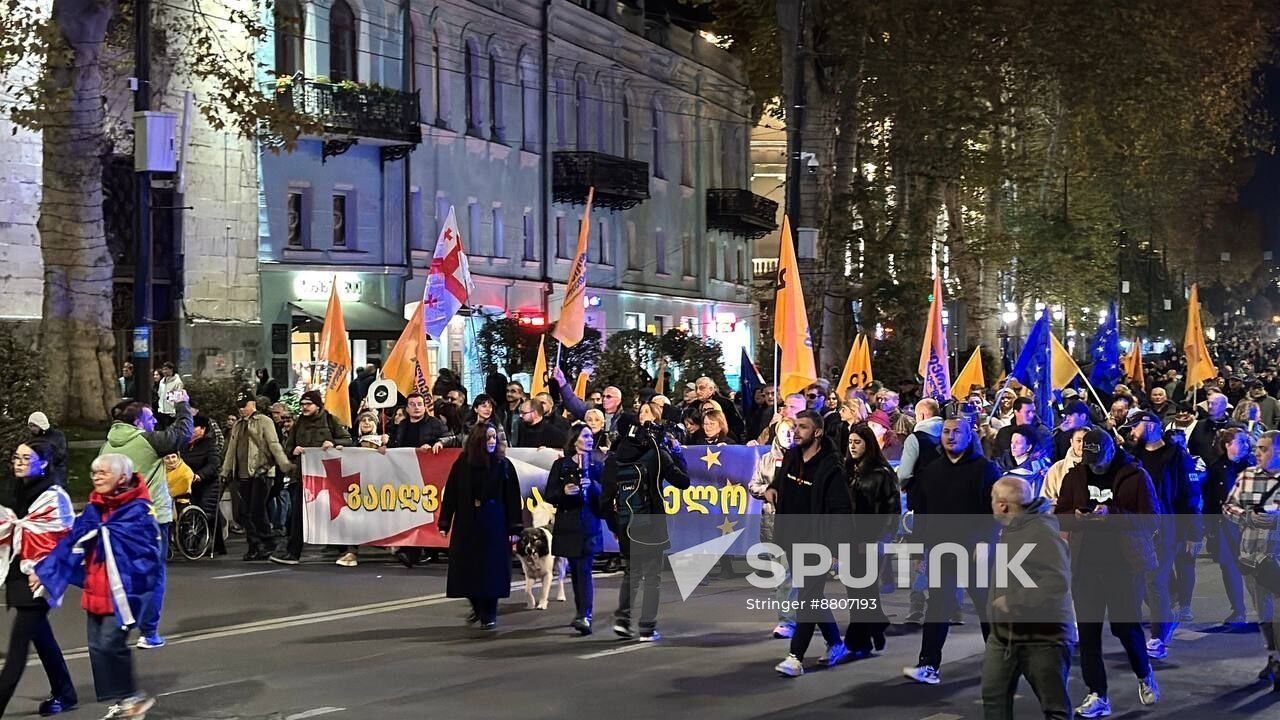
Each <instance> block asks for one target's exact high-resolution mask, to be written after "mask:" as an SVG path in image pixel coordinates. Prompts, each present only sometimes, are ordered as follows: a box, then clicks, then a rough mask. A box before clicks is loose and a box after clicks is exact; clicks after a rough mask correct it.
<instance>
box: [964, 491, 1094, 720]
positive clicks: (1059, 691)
mask: <svg viewBox="0 0 1280 720" xmlns="http://www.w3.org/2000/svg"><path fill="white" fill-rule="evenodd" d="M991 512H992V513H993V514H994V515H995V517H996V520H997V521H998V522H999V523H1000V525H1001V526H1002V527H1001V530H1000V542H1001V543H1002V544H1004V545H1005V547H1006V548H1007V550H1008V553H1009V557H1017V556H1018V555H1019V554H1021V553H1022V550H1023V549H1024V548H1026V549H1028V550H1029V552H1028V553H1027V555H1026V560H1025V561H1023V563H1022V565H1021V567H1022V568H1023V571H1024V572H1025V573H1026V574H1027V576H1028V577H1029V578H1030V579H1031V581H1032V583H1033V585H1032V586H1030V587H1025V586H1023V585H1022V584H1020V583H1017V582H1016V581H1014V582H1010V583H1008V584H1007V586H1005V587H1001V586H1000V585H999V584H997V585H996V586H995V587H993V588H992V590H991V604H990V607H989V608H988V611H987V612H988V616H989V617H990V620H991V634H990V635H989V636H988V637H987V647H986V653H985V654H984V655H983V658H982V707H983V711H984V713H983V715H984V717H986V718H987V720H1012V719H1013V717H1014V714H1013V700H1014V693H1015V692H1017V689H1018V680H1019V677H1025V678H1026V679H1027V683H1028V684H1030V685H1031V690H1032V692H1034V693H1035V696H1036V698H1037V699H1038V700H1039V701H1040V711H1041V712H1042V713H1043V714H1044V717H1045V718H1046V719H1052V720H1067V719H1068V718H1070V717H1071V696H1070V694H1069V691H1068V688H1067V686H1068V682H1069V679H1070V674H1071V649H1072V646H1073V645H1074V644H1075V642H1076V640H1077V635H1076V623H1075V611H1074V608H1073V606H1072V599H1071V560H1070V553H1069V551H1068V549H1067V543H1066V542H1065V541H1064V540H1063V539H1062V536H1061V532H1060V528H1059V526H1058V521H1057V518H1055V517H1054V516H1053V514H1052V512H1051V510H1050V503H1049V500H1048V498H1044V497H1037V496H1036V494H1035V492H1034V490H1033V488H1032V487H1031V485H1030V484H1029V483H1027V481H1026V480H1025V479H1023V478H1020V477H1017V476H1010V475H1006V476H1005V477H1003V478H1001V479H1000V480H999V481H997V482H996V484H995V486H993V487H992V488H991Z"/></svg>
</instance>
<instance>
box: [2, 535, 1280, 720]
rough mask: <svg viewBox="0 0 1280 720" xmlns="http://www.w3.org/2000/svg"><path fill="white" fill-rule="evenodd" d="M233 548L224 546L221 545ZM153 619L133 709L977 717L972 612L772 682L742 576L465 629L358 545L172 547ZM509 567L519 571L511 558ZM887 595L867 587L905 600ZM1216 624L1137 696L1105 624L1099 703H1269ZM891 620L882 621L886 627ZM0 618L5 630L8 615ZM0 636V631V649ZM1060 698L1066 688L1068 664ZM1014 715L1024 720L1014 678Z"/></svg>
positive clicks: (1249, 656) (1178, 710) (1215, 710)
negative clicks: (929, 651)
mask: <svg viewBox="0 0 1280 720" xmlns="http://www.w3.org/2000/svg"><path fill="white" fill-rule="evenodd" d="M234 549H235V548H234V546H233V550H234ZM169 572H170V574H169V596H168V599H167V602H166V608H165V617H164V621H163V623H162V631H163V633H164V634H165V635H167V636H168V638H169V643H170V644H169V645H168V646H167V647H165V648H162V649H159V650H150V651H135V657H136V659H137V662H138V670H139V677H140V681H141V683H142V685H143V687H144V688H145V689H146V690H147V691H149V692H151V693H153V694H157V695H158V696H159V701H158V703H157V705H156V707H155V709H154V710H153V711H152V713H151V714H150V715H149V717H152V718H209V719H214V718H217V719H230V718H244V719H249V718H255V719H256V718H271V719H273V720H302V719H303V718H311V717H326V718H330V717H331V718H335V720H336V719H339V718H376V719H377V720H393V719H396V718H414V719H415V720H416V719H417V718H422V717H450V718H490V717H499V716H501V717H513V718H521V719H522V720H525V719H532V718H563V717H581V716H583V715H584V714H585V713H596V714H598V715H607V716H608V717H610V718H611V719H612V720H619V719H625V718H654V717H663V716H668V717H684V716H690V715H693V714H695V713H696V715H697V716H699V717H701V718H775V717H786V718H787V720H800V719H802V718H818V717H833V716H837V715H840V716H852V715H853V714H855V713H856V716H857V717H858V718H860V720H861V719H869V720H877V719H879V718H886V719H888V718H895V719H898V718H901V719H903V720H961V719H964V718H979V717H981V711H982V708H981V705H980V702H979V694H978V683H979V673H980V668H981V641H980V637H979V635H978V628H977V623H976V619H974V618H973V617H972V614H970V622H969V623H968V624H966V625H964V626H963V627H957V628H954V629H953V633H952V635H951V638H950V640H949V642H948V644H947V648H946V663H945V665H944V667H943V682H942V684H941V685H939V686H937V687H926V686H917V685H914V684H911V683H909V682H908V681H907V680H905V679H904V678H902V677H901V676H900V670H901V668H902V666H904V665H908V664H914V660H915V657H916V654H917V652H918V650H919V635H918V633H914V634H907V635H903V636H895V637H891V638H890V639H889V645H888V648H887V649H886V650H885V652H884V653H883V654H881V655H880V656H878V657H874V658H870V659H867V660H862V661H859V662H856V663H853V664H848V665H842V666H840V667H838V668H834V669H830V670H818V669H816V668H814V667H813V665H812V658H813V657H817V655H819V654H820V653H821V640H820V639H815V642H814V646H813V648H812V650H811V653H810V655H811V656H812V657H811V659H810V663H809V664H810V668H811V671H810V672H809V673H808V674H806V675H805V676H804V677H802V678H798V679H794V680H792V679H783V678H780V677H778V676H777V675H776V674H775V673H774V672H773V670H772V668H773V665H774V664H775V663H777V662H778V661H779V660H780V659H781V658H782V657H783V656H784V655H785V654H786V642H785V641H779V640H773V639H772V638H771V637H770V636H769V630H770V629H771V626H770V625H763V624H762V625H761V626H756V625H754V624H748V623H744V622H726V621H724V620H723V616H724V614H725V613H724V608H725V607H726V606H725V605H724V603H745V602H746V599H747V597H748V596H749V595H751V593H748V592H745V591H744V590H743V589H742V588H743V585H744V584H743V583H742V582H741V581H728V580H711V581H708V583H707V584H706V585H705V587H703V588H701V589H700V590H699V591H698V592H697V593H695V595H694V596H693V597H692V598H691V599H690V600H689V601H687V602H682V601H681V600H680V598H679V595H678V593H677V592H676V588H675V586H674V583H672V582H670V580H668V582H667V583H666V585H665V586H664V594H663V607H662V611H661V614H660V616H659V622H660V627H661V630H662V634H663V639H662V641H661V642H659V643H655V644H644V645H642V644H638V643H629V642H623V641H620V640H619V639H618V638H616V637H615V636H614V635H613V634H612V632H610V631H609V622H608V619H609V616H610V614H611V613H612V611H613V609H614V607H615V606H616V597H617V587H618V578H617V577H616V576H615V577H603V578H600V579H598V580H597V592H596V595H597V608H596V617H597V633H596V634H595V635H593V636H591V637H587V638H580V637H578V636H577V635H576V633H574V632H573V631H572V630H570V629H569V628H568V627H567V624H568V622H569V620H571V619H572V616H573V606H572V588H568V592H569V598H570V600H569V602H567V603H556V602H554V601H553V602H552V606H551V608H550V609H549V610H547V611H534V610H525V609H524V601H523V595H522V593H521V592H515V593H513V596H512V598H511V599H510V600H508V601H506V602H504V603H503V604H502V607H501V617H500V619H499V629H498V632H496V633H493V634H488V635H486V634H484V633H482V632H480V631H478V630H474V629H471V628H469V627H467V626H465V625H464V623H463V616H464V615H465V602H463V601H459V600H453V599H449V598H445V597H444V596H443V592H444V585H445V581H444V574H445V567H444V566H443V565H429V566H426V567H422V568H417V569H414V570H407V569H405V568H403V567H400V566H399V565H396V564H393V563H391V562H390V559H389V556H386V555H374V554H373V553H368V554H367V555H366V557H365V558H364V559H363V560H362V562H361V564H360V566H359V567H358V568H354V569H344V568H340V567H337V566H335V565H334V564H333V563H332V560H321V559H318V558H317V559H316V560H315V561H313V562H309V563H305V564H303V565H301V566H298V567H296V568H281V567H278V566H275V565H270V564H264V563H254V564H245V563H241V562H238V561H233V560H227V559H225V558H222V559H218V560H216V561H213V560H204V561H198V562H184V561H181V560H179V561H175V562H174V563H173V564H171V566H170V571H169ZM516 575H517V576H518V575H519V573H518V571H517V572H516ZM1200 578H1201V579H1200V583H1199V587H1198V592H1197V599H1196V605H1195V609H1196V611H1197V614H1198V615H1200V616H1201V617H1202V618H1203V619H1205V620H1208V619H1210V618H1212V619H1215V620H1216V619H1221V617H1223V616H1225V615H1226V614H1227V613H1226V611H1225V610H1223V604H1222V601H1221V599H1220V598H1221V594H1222V591H1221V584H1220V582H1219V580H1218V574H1217V571H1216V568H1214V567H1213V566H1212V565H1211V564H1209V563H1207V562H1206V561H1202V563H1201V566H1200ZM78 602H79V597H78V595H77V594H74V591H73V595H71V596H69V597H68V604H67V606H66V607H64V608H63V609H61V610H58V611H56V612H55V613H54V625H55V630H56V633H57V636H58V639H59V640H60V642H61V643H62V644H63V648H64V650H65V651H66V653H67V655H68V660H69V664H70V667H71V672H72V675H73V676H74V677H75V680H76V683H77V687H78V689H79V692H80V696H81V698H82V699H83V700H85V701H87V702H86V704H85V705H82V706H81V707H80V708H78V709H77V710H75V711H73V712H71V713H68V714H67V715H66V717H72V718H97V717H100V716H101V714H102V713H103V712H104V711H105V708H104V706H102V705H101V704H94V703H92V696H93V688H92V677H91V675H90V671H89V662H88V659H87V655H86V652H85V650H84V644H85V643H84V638H85V630H84V615H83V614H82V613H81V612H80V611H79V609H78V607H79V606H78ZM905 604H906V596H905V593H897V594H895V595H893V596H890V597H888V598H886V605H887V606H888V609H889V611H890V612H897V614H898V617H899V618H900V617H902V616H903V615H905ZM1215 626H1216V622H1205V623H1192V624H1190V625H1186V626H1184V627H1183V629H1182V630H1180V631H1179V634H1178V635H1177V636H1176V641H1175V642H1174V644H1173V645H1172V646H1171V649H1172V653H1171V655H1170V658H1169V659H1168V660H1167V661H1163V662H1158V663H1157V664H1156V668H1157V675H1158V678H1159V681H1160V685H1161V689H1162V690H1163V693H1164V697H1163V700H1162V701H1161V703H1160V704H1159V705H1156V706H1155V707H1153V708H1149V709H1148V708H1142V707H1141V706H1140V705H1139V704H1138V700H1137V691H1136V684H1135V683H1134V681H1133V679H1132V675H1131V673H1130V672H1129V671H1128V669H1127V664H1126V663H1125V661H1124V658H1123V653H1122V652H1121V650H1120V647H1119V644H1118V642H1116V641H1115V640H1114V638H1111V637H1110V636H1109V635H1108V636H1107V640H1106V641H1107V643H1108V645H1107V648H1108V651H1109V655H1108V666H1109V669H1110V671H1111V672H1110V676H1111V682H1112V693H1111V695H1112V703H1113V707H1114V709H1115V715H1114V716H1113V717H1119V718H1123V717H1151V718H1156V717H1160V718H1205V717H1238V718H1250V717H1256V718H1264V717H1267V718H1274V717H1278V716H1280V693H1272V692H1270V686H1269V685H1267V686H1264V685H1262V684H1261V683H1258V682H1257V681H1256V680H1255V679H1254V678H1255V675H1256V673H1257V671H1258V669H1259V668H1260V667H1261V666H1262V664H1263V658H1264V657H1265V653H1264V652H1263V650H1262V644H1261V636H1260V635H1258V634H1257V632H1256V630H1253V631H1251V632H1250V633H1241V634H1231V633H1225V632H1221V628H1218V627H1215ZM904 629H905V628H902V627H895V631H903V630H904ZM3 632H5V633H7V632H8V622H6V623H5V624H4V630H3ZM0 647H3V645H0ZM1072 678H1073V680H1072V697H1073V699H1074V700H1077V701H1078V700H1079V698H1080V697H1081V696H1082V695H1083V694H1084V691H1083V688H1082V686H1081V684H1080V681H1079V670H1078V668H1074V669H1073V671H1072ZM1022 692H1023V693H1024V694H1025V695H1026V696H1027V697H1023V698H1021V699H1020V700H1019V701H1018V705H1017V713H1016V714H1017V716H1018V717H1037V716H1038V708H1037V706H1036V704H1035V702H1034V698H1033V697H1031V693H1030V691H1029V689H1028V688H1027V687H1026V686H1025V685H1023V687H1022ZM46 694H47V685H46V684H45V680H44V676H43V673H42V672H41V671H40V668H39V664H38V661H33V664H32V665H31V666H30V667H29V668H28V670H27V673H26V676H25V677H24V678H23V681H22V684H21V686H20V687H19V689H18V694H17V697H15V698H14V700H13V702H12V703H11V704H10V708H9V713H10V715H9V716H10V717H28V716H32V717H33V716H34V712H35V705H36V703H37V702H38V701H39V700H40V699H41V698H43V697H44V696H45V695H46Z"/></svg>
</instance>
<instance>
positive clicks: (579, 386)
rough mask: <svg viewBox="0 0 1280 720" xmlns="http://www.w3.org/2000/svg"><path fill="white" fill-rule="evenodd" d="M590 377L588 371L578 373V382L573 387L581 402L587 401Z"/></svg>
mask: <svg viewBox="0 0 1280 720" xmlns="http://www.w3.org/2000/svg"><path fill="white" fill-rule="evenodd" d="M589 377H590V373H588V372H587V371H586V370H583V371H582V372H580V373H578V382H576V383H574V385H573V394H574V395H577V396H578V399H579V400H583V399H586V397H587V378H589Z"/></svg>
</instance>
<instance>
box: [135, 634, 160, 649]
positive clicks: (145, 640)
mask: <svg viewBox="0 0 1280 720" xmlns="http://www.w3.org/2000/svg"><path fill="white" fill-rule="evenodd" d="M164 645H165V642H164V638H162V637H160V635H158V634H152V635H143V636H142V637H140V638H138V645H137V647H138V649H139V650H155V649H156V648H162V647H164Z"/></svg>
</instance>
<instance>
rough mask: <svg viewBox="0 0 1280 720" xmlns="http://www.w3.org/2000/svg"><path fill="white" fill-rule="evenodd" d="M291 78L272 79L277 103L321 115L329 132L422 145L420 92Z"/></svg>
mask: <svg viewBox="0 0 1280 720" xmlns="http://www.w3.org/2000/svg"><path fill="white" fill-rule="evenodd" d="M288 80H289V78H284V79H283V80H279V81H271V82H268V83H266V88H267V90H268V92H271V93H274V95H275V98H276V103H278V104H279V105H281V106H284V107H286V108H288V109H290V110H293V111H294V112H296V113H299V114H301V115H306V116H307V117H311V118H315V119H316V120H317V121H319V122H320V123H321V124H322V125H324V129H325V132H326V133H327V134H332V135H341V136H346V137H348V138H353V139H369V140H373V141H375V142H374V143H373V144H375V145H418V144H420V143H421V142H422V129H421V127H419V125H418V117H419V112H418V93H417V92H416V91H415V92H411V93H409V92H404V91H403V90H394V89H392V88H387V87H381V86H379V85H361V84H359V83H353V82H349V81H348V82H342V83H329V82H317V81H316V80H313V79H310V78H301V79H297V80H293V81H292V82H287V81H288ZM332 142H341V141H332ZM327 144H328V143H326V145H327ZM326 152H328V149H326ZM328 154H338V153H328Z"/></svg>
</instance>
